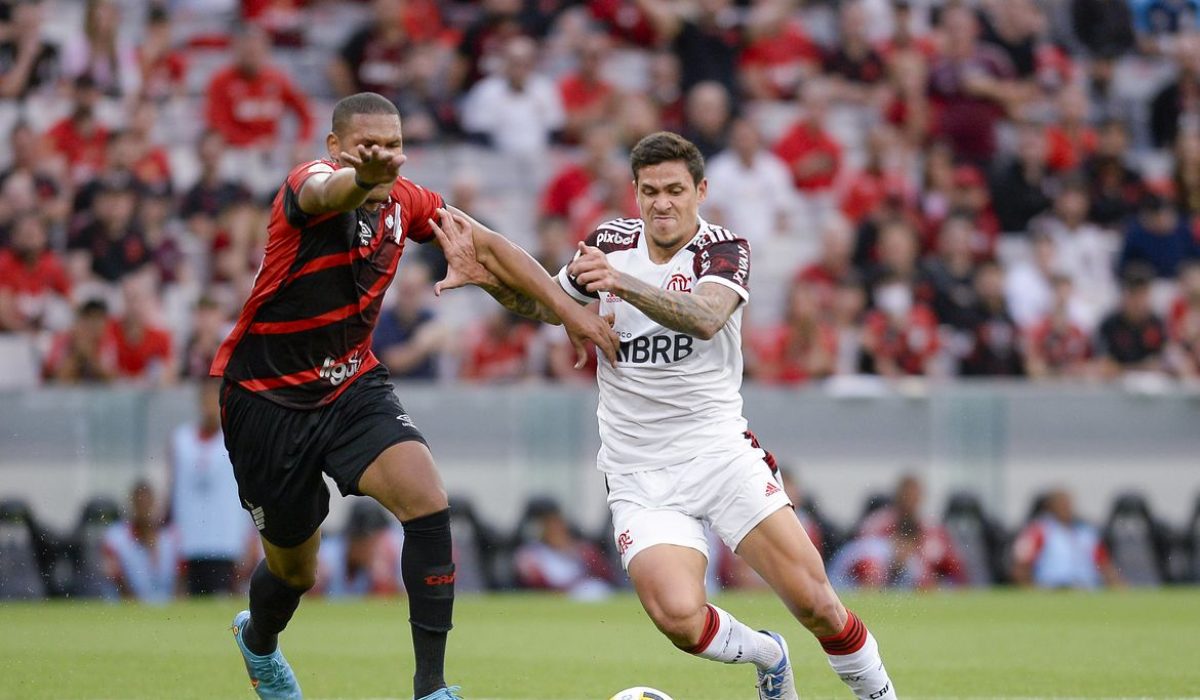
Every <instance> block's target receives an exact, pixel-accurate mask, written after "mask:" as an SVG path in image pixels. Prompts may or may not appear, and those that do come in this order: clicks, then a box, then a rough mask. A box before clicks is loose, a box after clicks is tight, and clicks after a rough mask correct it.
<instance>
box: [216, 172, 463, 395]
mask: <svg viewBox="0 0 1200 700" xmlns="http://www.w3.org/2000/svg"><path fill="white" fill-rule="evenodd" d="M338 167H339V166H338V165H337V164H336V163H334V162H332V161H328V160H319V161H312V162H309V163H304V164H303V165H300V166H298V167H296V168H295V169H294V170H292V171H291V173H289V174H288V177H287V181H286V182H285V183H284V185H283V187H281V188H280V190H279V194H278V195H276V196H275V201H274V203H273V204H272V206H271V218H270V221H269V223H268V225H267V248H266V254H265V256H264V258H263V263H262V267H261V268H260V269H259V271H258V275H257V276H256V277H255V280H254V288H253V290H252V291H251V292H250V298H249V299H248V300H247V301H246V305H245V307H244V308H243V309H242V313H241V316H240V317H239V318H238V322H237V325H235V326H234V328H233V331H232V332H230V334H229V337H228V338H226V339H225V342H223V343H222V344H221V347H220V349H219V350H218V351H217V356H216V358H215V359H214V360H213V364H212V368H211V369H210V371H209V374H211V375H213V376H223V377H225V378H226V379H229V380H230V381H233V382H236V383H237V384H238V385H239V386H241V387H243V388H245V389H247V390H249V391H252V392H254V393H256V394H258V395H259V396H262V397H264V398H267V399H270V400H271V401H274V402H275V403H278V404H280V405H283V406H288V407H290V408H299V409H310V408H316V407H319V406H322V405H324V404H326V403H329V402H330V401H332V400H333V399H335V398H336V397H337V396H338V395H340V394H341V393H342V392H343V391H345V389H346V388H347V387H348V386H350V384H351V383H352V382H353V381H354V380H355V379H356V378H357V377H359V376H361V375H362V374H363V373H364V372H366V371H367V370H369V369H371V368H372V367H374V366H376V365H377V364H379V361H378V360H377V359H376V358H375V355H374V354H372V352H371V335H372V333H373V332H374V330H375V322H376V321H377V320H378V318H379V309H380V304H381V303H382V301H383V294H384V292H385V291H386V290H387V288H388V285H389V284H390V283H391V281H392V278H393V277H394V276H395V274H396V265H397V264H398V263H399V262H400V256H401V254H402V253H403V252H404V244H405V242H406V241H408V240H415V241H417V242H418V243H424V242H426V241H428V240H430V239H431V238H433V230H432V228H431V227H430V226H429V219H431V218H433V217H434V216H435V213H434V212H435V210H436V209H437V208H438V207H441V206H444V203H443V200H442V197H441V196H440V195H438V194H436V193H434V192H431V191H429V190H426V189H424V188H423V187H420V186H419V185H416V184H414V183H413V182H410V181H409V180H407V179H405V178H400V179H398V180H397V181H396V185H395V186H394V187H393V188H392V192H391V197H390V198H389V199H388V201H387V202H385V203H384V204H383V205H382V206H381V207H379V208H378V209H377V210H376V211H369V210H368V209H367V208H364V207H360V208H359V209H357V210H355V211H351V212H330V213H327V214H321V215H319V216H310V215H308V214H305V213H304V212H303V211H301V210H300V204H299V192H300V188H301V187H302V186H303V185H304V182H305V181H306V180H308V178H310V177H312V176H313V175H317V174H321V173H331V172H333V171H334V170H335V169H337V168H338Z"/></svg>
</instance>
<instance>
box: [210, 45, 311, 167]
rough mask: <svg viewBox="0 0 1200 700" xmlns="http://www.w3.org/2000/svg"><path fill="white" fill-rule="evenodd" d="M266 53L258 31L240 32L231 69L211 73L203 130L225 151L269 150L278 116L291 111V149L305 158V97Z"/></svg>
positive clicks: (307, 121)
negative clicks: (294, 129)
mask: <svg viewBox="0 0 1200 700" xmlns="http://www.w3.org/2000/svg"><path fill="white" fill-rule="evenodd" d="M270 51H271V46H270V43H269V40H268V38H267V35H266V33H265V32H264V31H263V30H262V29H260V28H258V27H256V26H254V25H248V26H245V27H243V28H242V30H241V33H240V34H239V35H238V36H237V38H236V40H235V42H234V62H233V65H231V66H228V67H227V68H224V69H221V70H219V71H217V73H216V74H215V75H214V76H213V78H212V81H211V82H209V84H208V89H207V91H206V92H207V94H208V106H207V111H206V116H207V121H208V126H209V127H211V128H213V129H215V130H217V131H218V132H220V133H221V135H222V136H224V137H225V141H226V143H228V144H229V145H231V146H238V147H241V148H270V147H272V146H274V145H275V139H276V138H277V137H278V135H279V127H280V121H281V119H282V118H283V115H284V112H285V111H291V112H292V114H293V115H295V117H296V120H297V121H298V122H299V128H298V133H297V135H296V148H297V150H303V152H304V156H302V157H307V155H308V140H309V139H310V138H311V137H312V133H313V122H312V114H311V112H310V110H309V106H308V98H306V97H305V96H304V95H303V94H302V93H301V92H300V91H299V90H298V89H297V88H296V86H295V85H293V84H292V81H291V79H290V78H288V76H287V75H286V74H285V73H284V72H283V71H282V70H280V69H279V68H276V67H274V66H272V65H270V64H269V63H268V61H269V59H270ZM302 157H301V158H302ZM301 158H295V160H300V159H301Z"/></svg>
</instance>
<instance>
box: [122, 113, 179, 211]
mask: <svg viewBox="0 0 1200 700" xmlns="http://www.w3.org/2000/svg"><path fill="white" fill-rule="evenodd" d="M157 124H158V105H157V104H156V103H155V102H153V101H152V100H149V99H143V100H139V101H138V102H137V103H136V104H135V105H134V107H133V112H132V115H131V116H130V119H129V137H130V138H131V139H132V141H133V143H132V148H133V150H134V153H135V156H134V158H135V160H134V161H133V166H132V169H133V174H134V177H136V178H137V179H138V182H140V183H142V184H143V185H146V186H149V187H153V188H155V189H159V190H164V191H166V192H167V193H168V194H170V193H171V192H172V190H173V183H172V179H171V159H170V157H169V156H168V155H167V149H166V148H163V146H162V144H160V143H157V142H156V141H155V134H154V130H155V126H156V125H157Z"/></svg>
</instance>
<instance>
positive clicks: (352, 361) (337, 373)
mask: <svg viewBox="0 0 1200 700" xmlns="http://www.w3.org/2000/svg"><path fill="white" fill-rule="evenodd" d="M359 367H362V360H360V359H358V355H351V356H350V357H349V359H347V360H346V361H345V362H336V363H335V362H334V361H333V358H332V357H326V358H325V362H324V364H322V365H321V372H320V373H319V374H318V375H317V376H319V377H320V378H321V379H328V380H329V383H330V384H332V385H334V386H337V385H339V384H341V383H342V382H344V381H346V380H347V379H349V378H350V377H353V376H354V375H356V374H358V369H359Z"/></svg>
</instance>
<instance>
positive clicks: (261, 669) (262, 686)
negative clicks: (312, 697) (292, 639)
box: [233, 610, 303, 700]
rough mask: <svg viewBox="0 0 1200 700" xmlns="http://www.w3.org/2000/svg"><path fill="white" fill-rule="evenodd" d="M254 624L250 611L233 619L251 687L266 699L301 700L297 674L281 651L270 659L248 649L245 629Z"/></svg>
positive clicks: (269, 656)
mask: <svg viewBox="0 0 1200 700" xmlns="http://www.w3.org/2000/svg"><path fill="white" fill-rule="evenodd" d="M249 621H250V611H249V610H243V611H241V612H240V613H238V614H237V616H236V617H234V618H233V638H234V640H235V641H237V645H238V649H239V650H240V651H241V652H242V660H243V661H245V662H246V673H248V674H250V687H251V688H254V692H256V693H258V697H260V698H264V699H265V700H301V698H302V697H303V696H302V695H301V694H300V684H299V683H298V682H296V674H295V673H292V667H291V666H289V665H288V662H287V659H285V658H283V653H282V652H281V651H279V649H278V648H276V649H275V651H274V652H273V653H271V654H268V655H267V656H259V655H258V654H255V653H254V652H252V651H250V650H249V649H247V648H246V643H245V642H244V641H242V629H243V628H245V626H246V623H247V622H249Z"/></svg>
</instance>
